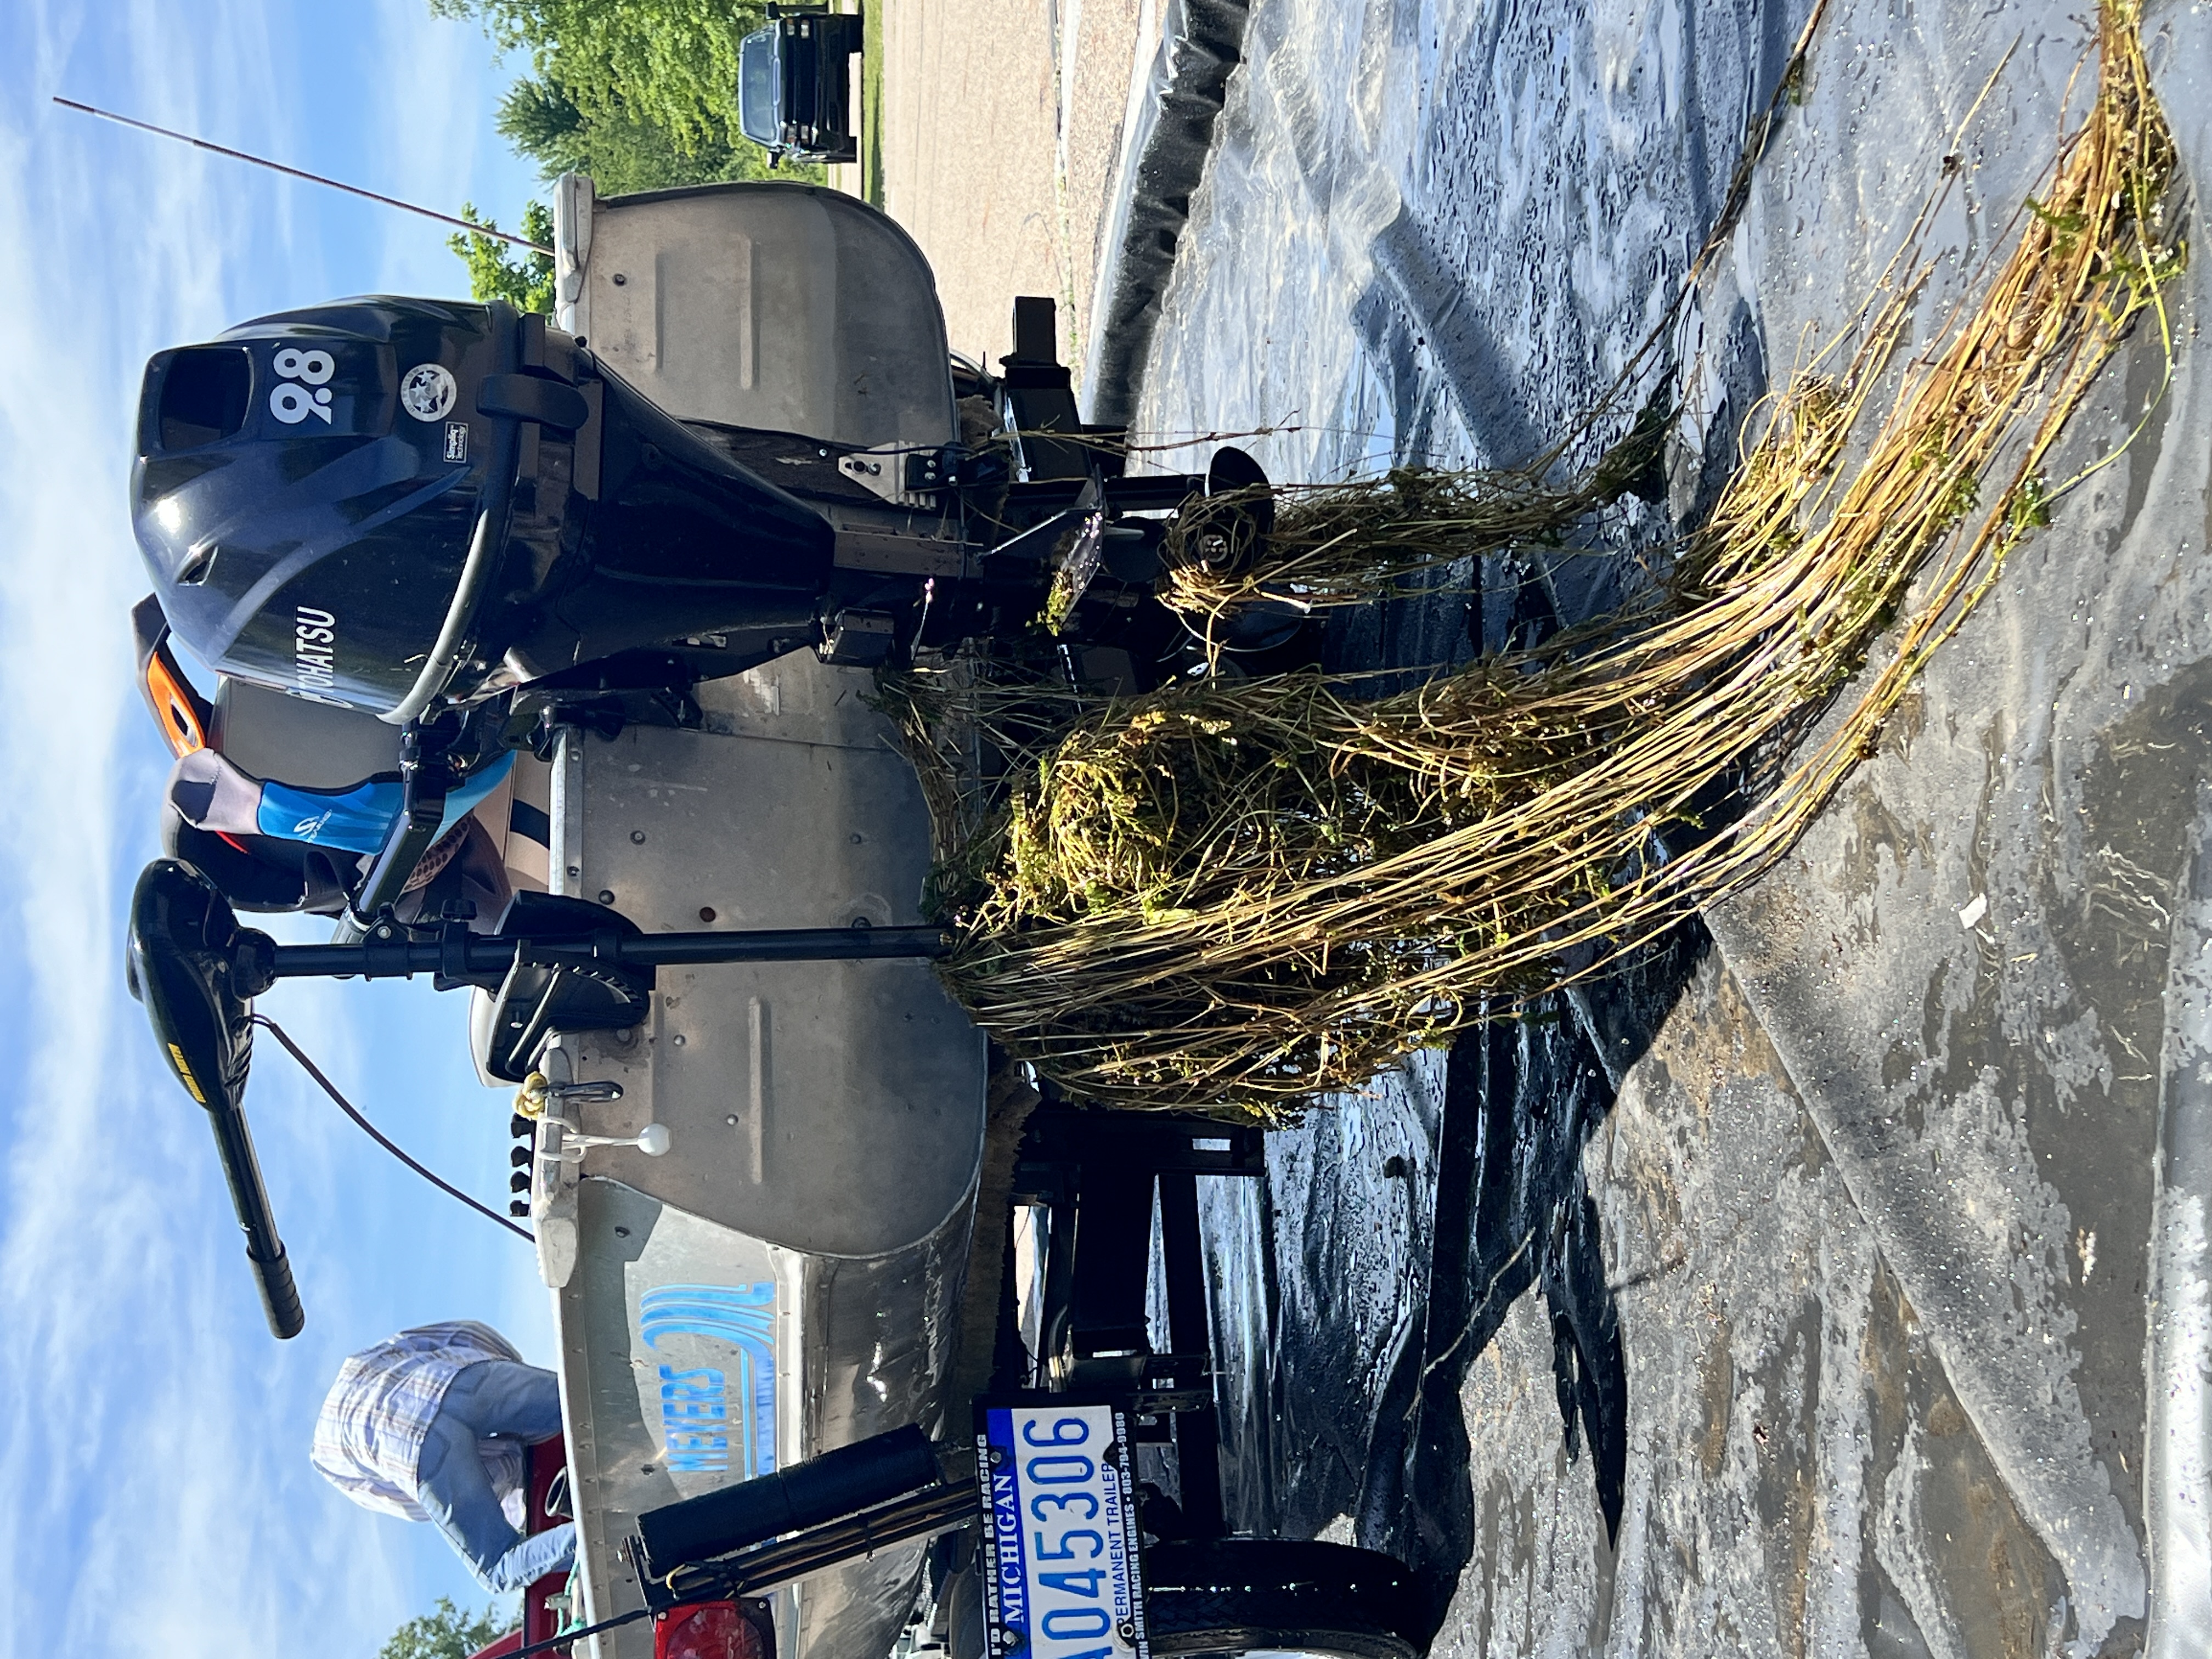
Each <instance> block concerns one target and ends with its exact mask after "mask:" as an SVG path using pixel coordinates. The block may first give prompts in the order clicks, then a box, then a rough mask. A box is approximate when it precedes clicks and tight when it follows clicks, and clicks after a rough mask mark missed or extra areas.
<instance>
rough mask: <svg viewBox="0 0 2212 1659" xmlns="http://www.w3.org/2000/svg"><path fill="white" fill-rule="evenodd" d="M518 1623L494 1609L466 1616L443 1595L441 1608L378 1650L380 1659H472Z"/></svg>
mask: <svg viewBox="0 0 2212 1659" xmlns="http://www.w3.org/2000/svg"><path fill="white" fill-rule="evenodd" d="M514 1626H515V1621H514V1620H512V1619H502V1618H501V1617H500V1616H499V1615H498V1613H495V1611H494V1610H493V1609H492V1608H491V1607H486V1608H485V1609H484V1610H483V1612H482V1613H463V1612H462V1611H461V1610H460V1609H459V1607H455V1606H454V1605H453V1598H452V1597H451V1596H449V1595H441V1596H440V1597H439V1598H438V1604H437V1606H436V1607H433V1608H432V1609H431V1610H430V1611H429V1612H428V1613H424V1614H423V1615H422V1617H421V1618H420V1619H410V1620H408V1621H407V1622H406V1623H405V1624H404V1625H402V1626H400V1627H399V1628H398V1630H396V1631H394V1632H392V1639H391V1640H390V1641H388V1642H386V1644H384V1646H383V1647H382V1648H381V1649H380V1650H378V1654H377V1659H469V1655H471V1654H472V1653H474V1652H475V1651H476V1650H477V1649H478V1648H480V1647H483V1645H484V1644H486V1643H488V1642H491V1641H495V1640H496V1639H497V1638H500V1637H501V1636H504V1635H505V1634H507V1632H509V1631H511V1630H513V1628H514Z"/></svg>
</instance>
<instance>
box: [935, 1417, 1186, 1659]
mask: <svg viewBox="0 0 2212 1659" xmlns="http://www.w3.org/2000/svg"><path fill="white" fill-rule="evenodd" d="M981 1416H982V1419H983V1422H982V1425H981V1433H979V1434H978V1435H977V1436H976V1439H975V1472H976V1479H977V1480H978V1481H979V1482H981V1486H982V1496H983V1521H984V1525H985V1526H986V1528H988V1531H989V1534H990V1547H991V1554H990V1560H991V1565H992V1571H989V1572H987V1573H986V1574H985V1575H984V1579H983V1584H984V1590H983V1610H984V1615H985V1618H986V1619H987V1621H988V1623H989V1626H990V1654H991V1656H992V1659H1151V1650H1150V1648H1149V1647H1148V1646H1147V1645H1146V1640H1145V1594H1144V1588H1143V1586H1142V1584H1141V1583H1139V1577H1138V1565H1137V1517H1136V1504H1135V1499H1134V1497H1133V1483H1132V1481H1131V1480H1130V1463H1129V1440H1128V1420H1127V1417H1126V1416H1125V1415H1124V1414H1123V1413H1121V1412H1117V1411H1115V1409H1114V1408H1113V1407H1110V1406H1072V1405H1065V1404H1061V1403H1058V1402H1053V1403H1049V1404H1044V1405H1020V1406H988V1407H985V1408H984V1410H983V1411H982V1413H981Z"/></svg>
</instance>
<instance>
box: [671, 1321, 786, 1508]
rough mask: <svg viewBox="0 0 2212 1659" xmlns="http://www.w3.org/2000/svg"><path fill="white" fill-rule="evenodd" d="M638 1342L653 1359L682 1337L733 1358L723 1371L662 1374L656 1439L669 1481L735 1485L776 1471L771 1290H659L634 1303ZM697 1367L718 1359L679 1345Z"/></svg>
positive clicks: (685, 1369)
mask: <svg viewBox="0 0 2212 1659" xmlns="http://www.w3.org/2000/svg"><path fill="white" fill-rule="evenodd" d="M637 1316H638V1334H639V1335H640V1336H641V1337H643V1338H644V1339H645V1345H646V1346H647V1347H648V1348H651V1349H653V1351H654V1352H665V1349H664V1347H663V1345H664V1344H665V1343H668V1342H669V1341H670V1340H671V1339H672V1338H676V1337H680V1336H690V1337H704V1338H706V1339H708V1340H709V1341H712V1342H715V1343H719V1344H721V1345H723V1346H725V1347H726V1348H729V1349H731V1350H733V1351H734V1352H732V1353H731V1354H730V1355H729V1357H728V1358H727V1359H726V1361H725V1363H723V1364H682V1363H671V1361H670V1360H669V1359H663V1360H662V1361H661V1364H660V1367H659V1383H660V1436H661V1443H662V1445H663V1447H664V1448H665V1449H666V1452H667V1464H668V1468H669V1471H670V1472H671V1474H680V1473H684V1472H687V1471H689V1472H693V1473H703V1474H721V1473H724V1472H726V1471H732V1470H733V1471H735V1472H736V1474H738V1476H739V1478H740V1479H744V1480H750V1479H751V1478H752V1477H753V1476H755V1475H760V1474H773V1473H774V1472H775V1285H772V1284H763V1285H657V1286H655V1287H654V1288H653V1289H652V1290H649V1291H647V1292H646V1293H645V1294H644V1296H642V1297H640V1298H639V1300H638V1307H637ZM684 1351H685V1352H686V1353H688V1354H689V1355H690V1356H691V1357H692V1358H696V1359H707V1358H722V1356H720V1355H719V1354H714V1353H712V1352H709V1353H707V1354H701V1353H700V1352H698V1350H697V1347H696V1345H692V1344H685V1345H684Z"/></svg>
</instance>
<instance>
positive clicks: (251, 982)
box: [229, 922, 952, 997]
mask: <svg viewBox="0 0 2212 1659" xmlns="http://www.w3.org/2000/svg"><path fill="white" fill-rule="evenodd" d="M951 944H952V938H951V934H950V933H946V932H945V929H943V928H942V927H762V928H752V929H734V930H725V931H695V932H692V933H652V934H636V933H632V934H629V935H625V934H623V933H619V932H617V931H616V930H615V929H614V928H611V927H610V928H606V929H605V930H603V931H601V932H599V933H592V934H591V935H590V936H588V937H586V938H581V939H575V938H570V939H501V938H497V937H487V936H486V935H484V934H481V933H471V932H470V931H469V929H468V925H467V924H466V923H465V922H447V923H446V924H445V925H444V926H443V927H441V928H440V929H439V933H438V937H437V938H436V939H416V938H414V937H411V936H410V934H409V933H408V932H407V930H406V929H404V928H402V927H396V926H394V925H393V924H392V923H389V922H381V923H379V924H378V925H377V926H376V927H372V928H371V929H370V930H369V933H368V937H367V938H366V939H362V940H361V941H360V942H359V943H357V944H353V945H279V944H277V943H276V940H274V939H270V937H269V935H268V934H266V933H261V932H259V931H258V930H257V929H254V928H250V927H247V928H240V930H239V932H238V935H237V939H236V942H235V944H234V946H233V950H232V954H231V956H230V958H229V973H230V977H231V983H232V985H233V986H234V987H235V988H236V989H237V991H238V994H240V995H241V996H249V997H251V996H258V995H260V994H261V993H262V992H264V991H265V990H267V989H268V988H269V987H270V986H271V985H273V984H275V983H276V981H278V980H280V979H315V978H331V979H345V978H360V979H408V978H411V977H412V976H414V975H416V974H436V975H440V976H441V978H445V979H450V980H471V981H473V980H477V979H480V978H483V977H484V976H485V975H495V974H501V973H504V972H505V971H506V970H507V969H508V968H510V967H512V966H513V964H514V963H515V961H516V959H517V957H518V956H520V955H523V954H527V955H528V957H530V959H531V960H532V962H533V963H537V964H538V965H541V966H544V967H559V966H566V965H570V964H579V965H580V964H582V963H599V964H601V965H604V966H619V967H623V968H632V969H653V968H689V967H704V966H710V965H712V964H714V963H730V962H866V961H880V960H883V959H884V958H887V957H941V956H944V955H945V953H946V952H947V951H950V950H951Z"/></svg>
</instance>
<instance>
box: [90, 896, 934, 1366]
mask: <svg viewBox="0 0 2212 1659" xmlns="http://www.w3.org/2000/svg"><path fill="white" fill-rule="evenodd" d="M426 931H427V930H423V929H415V928H408V927H403V926H401V925H400V924H398V923H397V922H394V921H392V920H390V918H389V915H386V918H385V919H383V920H382V921H379V922H378V923H377V924H376V925H375V926H374V927H371V928H370V929H369V931H368V936H367V937H366V938H364V939H360V940H358V941H356V942H354V943H350V944H331V945H279V944H277V943H276V940H274V939H271V938H270V936H269V935H268V934H266V933H262V932H261V931H260V930H258V928H252V927H240V926H239V923H238V918H237V915H235V914H234V912H233V910H232V908H231V906H230V902H229V901H228V899H226V898H224V897H223V896H222V892H221V890H218V889H217V888H216V884H214V883H213V882H211V881H210V880H209V879H208V878H206V877H205V876H204V875H202V874H201V873H200V872H198V871H197V870H196V869H194V868H193V867H192V866H191V865H189V864H185V863H184V862H183V861H181V860H177V859H156V860H155V861H154V862H153V863H151V864H149V865H148V866H146V868H145V870H144V871H143V872H142V873H141V874H140V876H139V878H138V886H137V890H136V891H135V892H134V893H133V894H132V896H131V934H130V954H129V979H130V985H131V994H132V995H134V996H136V997H137V999H138V1000H140V1001H141V1002H142V1003H143V1004H144V1005H145V1008H146V1013H147V1017H148V1018H149V1019H150V1020H151V1021H152V1023H153V1026H154V1035H155V1040H156V1041H157V1042H160V1044H161V1053H162V1056H163V1058H164V1059H165V1060H167V1062H168V1065H169V1069H170V1070H171V1071H172V1072H173V1073H175V1074H176V1078H177V1081H178V1082H179V1083H180V1084H181V1085H184V1089H185V1093H187V1094H189V1095H190V1096H191V1097H192V1098H193V1099H194V1100H195V1101H197V1103H199V1104H200V1105H201V1106H203V1107H204V1108H205V1109H206V1110H207V1113H208V1116H209V1119H210V1123H211V1125H212V1127H213V1128H214V1130H215V1142H216V1155H217V1156H218V1157H219V1158H221V1159H222V1170H223V1176H224V1179H225V1180H226V1181H227V1182H228V1183H229V1187H230V1196H231V1203H232V1206H233V1207H234V1208H235V1210H236V1211H237V1212H238V1225H239V1226H240V1229H241V1230H242V1231H244V1232H245V1234H246V1260H247V1261H250V1262H251V1263H252V1266H253V1270H254V1274H255V1277H256V1279H258V1282H259V1285H260V1288H261V1304H262V1310H263V1311H264V1313H265V1314H266V1315H267V1316H268V1318H269V1328H270V1330H271V1331H273V1332H275V1333H276V1335H277V1336H278V1337H280V1338H283V1337H291V1336H296V1335H298V1334H300V1331H301V1328H302V1327H303V1326H304V1325H305V1323H306V1315H305V1313H304V1312H303V1310H301V1304H300V1293H299V1291H298V1288H297V1287H296V1286H295V1285H294V1283H293V1280H292V1269H291V1265H290V1263H289V1261H287V1260H286V1258H285V1255H284V1245H283V1240H282V1239H280V1238H279V1237H277V1233H276V1216H275V1214H274V1212H272V1210H271V1209H270V1203H269V1191H268V1188H267V1187H266V1185H265V1184H264V1182H263V1181H262V1178H261V1167H260V1164H259V1163H258V1160H257V1159H256V1158H255V1157H254V1153H253V1139H252V1135H251V1134H250V1133H248V1132H247V1130H246V1114H245V1110H244V1106H243V1101H244V1097H245V1093H246V1073H247V1071H248V1069H249V1068H250V1066H251V1065H252V1057H253V1027H252V1014H253V999H254V998H255V997H257V996H258V995H260V994H262V993H263V992H264V991H266V990H267V989H269V987H270V986H272V985H274V984H275V983H276V981H278V980H280V979H301V978H315V977H331V978H343V977H349V976H358V977H361V978H363V979H392V978H398V979H405V978H410V977H412V976H413V975H416V974H423V973H427V974H434V975H437V982H438V985H439V987H440V988H441V989H447V988H452V987H459V986H463V985H470V986H477V987H483V988H484V989H486V990H488V991H489V992H491V993H492V994H493V996H494V1012H495V1020H496V1024H497V1025H498V1028H499V1029H500V1030H502V1032H506V1033H508V1034H509V1035H508V1036H507V1037H506V1039H505V1040H504V1041H502V1042H501V1044H500V1045H499V1046H498V1048H496V1049H495V1054H494V1056H493V1059H492V1069H493V1071H494V1073H495V1075H503V1076H505V1077H507V1079H508V1080H510V1081H520V1079H521V1078H522V1077H523V1076H524V1075H526V1069H519V1068H526V1066H527V1063H528V1057H529V1055H530V1054H532V1053H533V1052H534V1051H535V1048H536V1046H537V1043H538V1042H539V1041H540V1040H542V1039H543V1037H544V1035H545V1034H546V1032H547V1031H548V1030H551V1029H554V1028H556V1027H557V1028H558V1029H560V1030H570V1031H584V1030H623V1029H626V1028H627V1027H629V1026H631V1025H635V1024H637V1022H638V1021H639V1020H640V1019H641V1018H643V1017H644V1014H645V1011H646V1008H647V1004H648V1002H649V1000H650V998H651V996H652V993H653V979H654V970H655V969H658V968H662V967H678V966H690V965H700V964H707V963H723V962H829V961H842V962H851V961H860V960H872V959H882V958H885V957H935V956H941V955H943V954H944V953H945V951H946V950H947V949H948V948H949V947H950V943H951V941H950V939H949V937H948V935H947V934H946V933H945V932H944V930H942V929H941V928H936V927H821V928H778V929H758V930H755V931H751V932H698V933H655V934H652V935H649V936H648V935H647V934H645V933H641V932H640V931H639V929H638V928H637V927H636V926H635V924H634V923H632V922H630V921H629V920H628V919H627V918H626V917H623V916H622V915H619V914H617V913H616V912H614V911H611V910H608V909H606V908H604V907H602V906H599V905H596V904H592V903H590V902H586V901H585V900H582V899H568V898H561V897H557V896H551V895H548V894H544V893H523V894H518V895H517V896H516V897H515V900H514V902H513V904H512V905H511V906H510V907H509V908H508V912H507V915H505V916H504V917H502V918H501V925H500V930H499V932H498V933H495V934H492V935H489V936H487V935H484V934H480V933H471V931H470V930H469V927H468V925H467V923H466V922H465V921H448V922H446V923H445V924H443V925H442V926H441V927H439V928H437V929H436V930H435V933H434V935H433V936H431V937H427V938H426V937H424V936H423V934H424V933H425V932H426Z"/></svg>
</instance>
